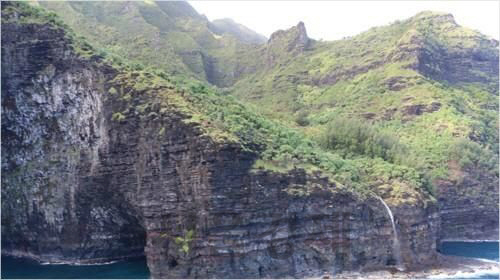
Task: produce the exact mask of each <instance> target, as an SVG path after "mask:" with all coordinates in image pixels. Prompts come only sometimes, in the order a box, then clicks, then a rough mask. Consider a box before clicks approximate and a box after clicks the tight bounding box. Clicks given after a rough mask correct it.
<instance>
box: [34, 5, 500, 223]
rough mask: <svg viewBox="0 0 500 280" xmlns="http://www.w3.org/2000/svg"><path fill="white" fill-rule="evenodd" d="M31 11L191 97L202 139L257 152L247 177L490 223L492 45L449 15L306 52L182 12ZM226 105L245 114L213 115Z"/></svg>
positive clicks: (425, 16)
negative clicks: (277, 173)
mask: <svg viewBox="0 0 500 280" xmlns="http://www.w3.org/2000/svg"><path fill="white" fill-rule="evenodd" d="M40 5H42V6H43V7H45V8H47V9H50V10H52V11H55V12H56V13H57V14H58V15H60V16H61V17H62V18H63V20H64V22H65V23H67V24H68V25H69V26H70V27H71V28H73V29H74V30H75V32H76V33H77V34H79V35H83V36H84V37H86V38H87V39H88V40H89V42H90V43H91V44H92V45H94V46H96V47H97V48H98V49H101V50H103V52H105V53H109V54H110V55H109V57H112V56H113V55H117V56H119V57H122V58H125V59H126V60H128V61H132V62H134V63H135V64H136V65H135V67H136V68H137V69H142V68H146V72H148V71H149V72H151V71H153V69H160V70H162V71H165V72H166V75H167V76H168V77H169V79H171V80H172V81H176V83H177V84H178V86H183V87H185V88H186V90H187V91H189V92H191V93H193V94H194V95H193V96H195V97H196V98H195V99H194V100H196V102H198V103H199V104H201V105H200V106H199V107H198V108H200V110H201V111H199V112H198V113H197V114H195V115H196V116H197V117H196V118H197V119H200V120H203V121H202V123H205V124H207V127H208V128H210V127H214V128H217V129H220V127H222V128H223V129H222V130H223V131H226V132H227V131H230V132H231V135H233V136H234V135H236V137H237V138H238V139H239V140H238V141H241V142H242V143H247V144H245V145H247V146H248V147H253V148H252V149H254V148H255V147H266V148H264V149H263V150H262V149H260V150H258V153H259V157H260V159H259V160H258V162H256V166H261V167H265V168H269V169H281V170H283V169H288V168H293V167H294V166H301V167H304V168H307V169H309V170H311V171H312V170H314V169H316V168H319V169H321V170H323V171H324V172H327V173H329V174H330V175H331V177H332V178H335V180H337V181H338V182H339V183H341V184H343V185H348V186H353V187H356V188H359V189H360V190H361V189H362V190H370V189H372V190H376V189H377V188H379V187H381V186H382V187H383V186H390V187H389V189H390V190H391V191H392V192H393V195H394V196H395V197H399V198H401V199H402V198H403V197H404V196H405V195H404V193H405V191H404V190H410V189H424V190H429V191H431V192H433V193H434V194H435V195H436V197H437V198H438V199H440V200H442V201H444V203H443V204H442V205H444V206H442V209H443V212H445V213H452V212H453V211H454V210H453V209H452V210H450V211H448V209H450V207H455V206H456V205H455V204H456V203H457V201H462V200H463V203H468V202H467V201H469V202H470V201H472V202H473V203H472V205H471V206H470V211H471V213H472V212H473V213H472V214H471V215H476V214H477V215H480V211H481V209H483V208H486V209H490V210H492V213H497V212H498V200H496V197H498V196H497V195H495V194H497V193H498V130H499V122H498V41H496V40H492V39H490V38H488V37H486V36H484V35H482V34H480V33H479V32H477V31H474V30H470V29H468V28H465V27H462V26H459V25H458V24H456V22H455V21H454V19H453V17H452V16H451V15H449V14H441V13H434V12H422V13H419V14H417V15H415V16H414V17H412V18H409V19H407V20H403V21H397V22H395V23H393V24H390V25H387V26H382V27H374V28H371V29H370V30H367V31H366V32H363V33H361V34H358V35H356V36H353V37H350V38H346V39H343V40H337V41H332V42H322V41H315V40H312V39H310V38H308V36H307V32H306V28H305V25H304V24H303V23H299V24H298V25H297V26H294V27H292V28H290V29H288V30H280V31H277V32H275V33H274V34H272V36H271V37H270V39H269V40H268V42H267V43H266V44H261V45H255V44H249V43H247V42H245V40H241V38H238V37H239V36H238V35H236V34H235V33H234V32H233V31H229V30H233V29H232V28H229V27H228V28H226V29H225V31H221V30H217V29H216V28H214V23H212V24H211V23H210V22H208V20H207V19H206V18H204V17H203V16H200V15H199V14H197V13H196V11H194V9H192V8H191V7H190V6H189V4H187V3H185V2H152V1H146V2H40ZM217 24H219V26H220V22H219V23H215V25H217ZM139 64H141V65H143V66H141V65H139ZM147 68H149V69H147ZM142 71H144V70H142ZM154 71H157V70H154ZM144 83H147V82H146V80H145V81H144ZM210 84H211V85H210ZM212 85H214V86H215V87H213V86H212ZM222 91H223V92H222ZM228 94H229V95H232V96H233V97H235V99H232V97H228V96H226V95H228ZM215 96H216V97H215ZM212 98H215V99H216V100H213V99H212ZM210 100H212V101H210ZM217 100H219V101H217ZM220 100H224V101H220ZM227 100H232V101H227ZM235 100H238V102H242V103H243V104H244V105H242V104H240V103H238V104H239V105H235V106H236V107H234V106H232V105H229V104H233V103H225V102H235ZM207 102H209V103H207ZM207 108H210V110H211V111H206V110H207ZM226 108H228V110H230V111H229V112H227V113H224V112H226V110H227V109H226ZM242 112H243V113H242ZM247 112H252V113H251V114H250V115H251V116H255V118H254V117H249V118H247V117H246V116H250V115H247ZM262 115H264V116H265V117H264V116H262ZM243 116H245V117H243ZM205 118H208V119H206V120H205ZM271 120H272V121H271ZM263 122H264V123H267V122H272V123H273V125H268V124H263ZM274 124H276V125H278V124H279V125H278V126H275V125H274ZM271 128H272V129H271ZM299 139H300V141H299ZM383 188H384V187H383ZM491 194H493V195H491ZM460 203H462V202H460ZM474 211H476V212H477V213H476V212H474ZM443 215H445V214H443ZM450 215H451V214H450ZM496 217H498V215H497V216H496ZM455 218H456V217H451V218H450V221H452V222H451V224H460V223H461V222H460V221H459V222H457V221H456V220H453V219H455ZM444 219H445V218H443V220H444ZM446 219H447V218H446ZM477 220H480V219H479V218H478V219H477ZM485 223H489V222H488V221H485ZM462 225H463V224H462ZM456 230H457V229H450V230H448V231H447V232H453V231H456Z"/></svg>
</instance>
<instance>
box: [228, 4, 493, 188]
mask: <svg viewBox="0 0 500 280" xmlns="http://www.w3.org/2000/svg"><path fill="white" fill-rule="evenodd" d="M488 41H489V40H488V39H487V38H485V37H484V36H483V35H481V34H479V33H477V32H475V31H472V30H469V29H466V28H462V27H459V26H456V25H455V24H454V23H453V21H450V20H449V18H447V16H446V15H440V14H434V13H430V12H424V13H421V14H418V15H417V16H415V17H413V18H411V19H409V20H406V21H402V22H397V23H394V24H392V25H389V26H384V27H377V28H372V29H370V30H368V31H367V32H364V33H362V34H360V35H357V36H355V37H352V38H348V39H344V40H339V41H334V42H314V43H313V45H312V47H311V48H310V49H309V50H306V51H304V52H303V53H301V54H299V55H297V56H296V57H293V59H290V60H288V61H286V60H285V61H284V62H281V63H280V64H278V65H272V66H271V67H268V68H267V69H265V70H263V71H260V72H256V73H255V74H253V75H251V76H249V77H247V78H244V79H242V80H240V81H239V82H237V83H236V85H235V86H234V89H233V91H232V92H233V94H234V95H236V96H238V97H239V98H240V99H242V100H245V101H247V102H250V103H252V104H256V105H257V107H258V108H260V109H261V112H263V113H265V114H266V115H268V116H270V117H272V118H276V119H282V120H285V121H286V122H287V123H288V124H289V125H290V126H296V127H300V125H298V124H296V123H295V122H296V121H298V123H300V124H301V125H302V127H300V128H301V129H302V130H303V131H304V132H305V133H306V134H308V135H309V136H310V137H312V138H313V139H318V140H319V141H320V142H321V141H322V140H321V139H322V138H324V137H325V134H326V135H328V133H329V130H335V127H332V123H338V122H339V120H340V121H341V120H352V119H359V120H360V121H362V122H370V123H372V127H374V128H375V130H377V131H380V132H381V133H387V134H389V135H391V136H392V137H393V138H396V139H397V141H398V142H400V143H401V144H402V145H404V146H405V147H407V148H406V149H404V154H402V155H401V156H400V157H399V158H398V159H396V160H395V162H396V163H398V164H402V165H405V166H410V167H414V168H417V169H418V170H421V171H422V172H425V173H426V174H427V175H428V176H429V178H430V179H431V180H433V179H436V178H446V177H447V176H448V163H449V162H450V161H460V162H461V163H462V166H463V167H466V165H471V164H472V165H478V164H479V165H484V167H485V168H486V169H487V170H489V171H491V172H496V173H497V172H498V171H497V170H496V169H497V166H498V165H497V164H498V163H497V162H498V159H497V156H496V155H497V153H498V119H497V114H498V96H497V95H498V92H497V88H496V86H495V85H497V84H498V77H497V75H491V74H488V73H483V72H481V69H473V70H475V71H477V72H479V74H478V75H482V76H484V77H485V78H486V79H487V82H483V83H471V82H461V83H455V84H452V85H451V84H450V83H447V82H446V81H439V80H435V79H432V77H429V75H425V73H424V74H423V73H421V71H418V69H415V67H412V66H413V65H415V64H416V63H417V62H418V60H417V56H416V55H414V54H412V53H411V52H407V53H405V52H404V51H402V50H404V49H410V50H411V49H415V48H418V47H421V46H423V47H424V48H426V49H430V50H433V49H437V48H448V49H454V48H481V47H482V48H485V49H486V51H489V52H492V53H496V57H497V59H498V49H494V48H492V47H491V45H489V44H485V42H486V43H488ZM467 74H468V73H467ZM332 77H334V78H332ZM391 80H394V81H396V84H397V83H399V85H400V88H399V89H394V88H391V86H390V82H389V81H391ZM432 103H439V104H440V108H439V110H437V111H435V112H427V113H423V114H422V115H411V114H407V113H405V108H411V107H412V106H418V105H423V106H427V107H431V105H432ZM393 110H394V111H395V113H394V114H393V115H392V116H390V117H388V116H387V115H388V114H389V115H390V113H391V112H392V111H393ZM366 119H369V120H366ZM351 136H352V135H351ZM464 147H465V148H464ZM336 148H337V152H340V153H341V154H343V155H344V156H347V157H350V158H352V157H357V156H359V154H357V153H356V152H355V151H354V152H353V150H352V149H350V148H349V146H348V145H343V146H342V145H337V146H336ZM457 149H463V150H462V152H463V153H467V154H468V156H463V155H460V152H458V153H457ZM469 150H473V152H470V153H468V152H467V151H469ZM479 161H484V162H481V163H480V162H479Z"/></svg>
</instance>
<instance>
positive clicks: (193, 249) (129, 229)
mask: <svg viewBox="0 0 500 280" xmlns="http://www.w3.org/2000/svg"><path fill="white" fill-rule="evenodd" d="M120 75H121V73H120V72H119V71H118V70H116V69H114V68H112V67H110V66H107V65H106V64H105V63H104V62H103V61H101V60H100V58H99V57H95V56H93V57H90V58H82V57H80V56H78V55H76V54H75V52H74V51H72V46H71V43H70V42H69V41H68V39H65V38H64V33H63V31H62V30H61V29H59V28H54V27H53V26H49V25H45V24H37V23H26V24H19V23H12V22H10V23H6V22H4V23H3V24H2V249H3V251H2V253H8V254H13V255H24V256H31V257H34V258H37V259H39V260H43V261H53V262H54V261H66V262H79V263H82V262H101V261H104V260H111V259H120V258H125V257H131V256H137V255H141V254H143V253H145V254H146V256H147V259H148V266H149V268H150V270H151V273H152V276H153V277H161V278H194V277H199V278H206V277H217V278H228V277H229V278H240V277H253V278H257V277H268V278H271V277H309V276H317V275H321V273H322V272H323V271H328V272H330V273H337V272H340V271H343V270H359V269H374V268H383V267H386V266H387V265H390V264H393V263H394V256H393V253H392V238H393V236H394V235H393V232H392V228H391V221H390V219H389V217H388V214H387V212H386V210H385V208H384V207H383V205H381V204H380V202H379V201H378V200H376V199H373V198H371V199H370V198H361V197H360V196H359V195H357V194H356V193H354V192H352V191H349V190H347V189H345V188H343V187H340V186H337V185H336V184H334V183H332V182H330V181H329V180H328V178H324V177H321V176H319V175H308V174H306V173H305V172H304V171H302V170H292V171H290V172H288V173H283V174H281V173H274V172H269V171H264V170H252V169H251V166H252V164H253V161H254V160H255V157H256V155H255V154H253V153H249V152H245V151H244V150H243V149H242V148H241V147H240V145H238V144H236V143H231V142H216V141H214V140H213V139H212V138H210V137H209V136H208V135H206V134H205V133H204V132H203V130H202V128H201V127H200V125H199V124H196V123H191V122H188V121H187V120H188V119H189V118H190V117H189V116H186V115H184V114H183V113H181V112H179V111H176V110H175V108H170V107H168V108H159V107H158V106H150V107H148V108H149V109H147V110H146V112H145V113H144V112H142V113H141V112H140V111H141V110H139V109H137V106H138V105H139V104H145V103H147V102H150V101H151V102H153V103H154V101H155V100H156V99H157V98H160V95H161V93H162V91H166V90H171V89H165V88H161V87H150V88H147V89H137V88H134V86H133V84H134V81H132V82H130V81H128V82H124V81H123V80H121V79H120V77H121V76H120ZM127 79H134V77H133V75H130V76H127ZM131 84H132V86H131ZM116 88H118V89H120V91H121V92H125V93H127V96H129V97H127V98H126V99H125V98H122V97H120V94H117V93H112V92H113V91H116ZM113 89H114V90H113ZM167 97H168V95H167ZM161 109H166V110H161ZM427 200H428V199H427V198H421V199H420V200H418V201H417V202H415V203H414V205H406V204H404V203H403V204H401V205H394V211H393V212H394V215H395V217H396V220H397V221H398V223H397V229H398V230H399V231H400V236H401V252H402V257H403V260H404V264H405V265H406V266H407V267H408V268H412V267H417V266H419V265H424V264H426V263H429V262H432V261H433V260H434V259H435V257H436V255H435V251H434V249H435V240H436V236H437V232H438V227H439V223H438V222H436V221H437V220H438V216H437V215H436V213H437V209H436V205H435V204H433V203H429V204H426V201H427Z"/></svg>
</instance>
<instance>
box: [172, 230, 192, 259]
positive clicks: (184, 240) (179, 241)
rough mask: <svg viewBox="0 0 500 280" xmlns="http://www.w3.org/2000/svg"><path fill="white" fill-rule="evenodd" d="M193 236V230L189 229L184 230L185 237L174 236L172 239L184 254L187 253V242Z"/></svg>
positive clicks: (188, 242) (189, 241)
mask: <svg viewBox="0 0 500 280" xmlns="http://www.w3.org/2000/svg"><path fill="white" fill-rule="evenodd" d="M193 238H194V230H192V229H190V230H188V231H187V232H186V236H185V237H180V236H178V237H176V238H175V239H174V241H175V244H177V245H179V246H180V248H179V251H181V252H184V253H185V254H187V253H189V244H190V243H191V241H193Z"/></svg>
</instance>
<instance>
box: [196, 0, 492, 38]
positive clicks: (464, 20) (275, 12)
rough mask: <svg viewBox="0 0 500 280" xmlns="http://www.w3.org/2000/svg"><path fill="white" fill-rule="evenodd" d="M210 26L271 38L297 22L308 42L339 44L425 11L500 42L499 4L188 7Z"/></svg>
mask: <svg viewBox="0 0 500 280" xmlns="http://www.w3.org/2000/svg"><path fill="white" fill-rule="evenodd" d="M189 3H190V4H191V5H192V6H193V7H194V8H195V9H196V10H197V11H198V13H200V14H204V15H206V16H207V17H208V19H209V20H214V19H218V18H225V17H228V18H232V19H233V20H235V21H236V22H239V23H241V24H243V25H245V26H247V27H249V28H250V29H253V30H255V31H257V32H258V33H260V34H262V35H265V36H266V37H268V38H269V36H270V35H271V33H273V32H274V31H276V30H278V29H287V28H289V27H291V26H293V25H296V24H297V23H298V22H299V21H303V22H304V23H305V26H306V29H307V33H308V35H309V37H311V38H313V39H320V38H322V39H324V40H336V39H341V38H342V37H344V36H353V35H356V34H358V33H360V32H363V31H365V30H367V29H369V28H370V27H373V26H380V25H386V24H389V23H391V22H393V21H395V20H398V19H399V20H401V19H406V18H409V17H411V16H413V15H415V14H416V13H418V12H420V11H424V10H432V11H438V12H447V13H451V14H453V16H454V17H455V21H456V22H457V23H458V24H460V25H462V26H466V27H469V28H472V29H476V30H478V31H480V32H482V33H483V34H486V35H488V36H490V37H492V38H495V39H497V40H498V37H499V32H500V31H499V25H500V20H499V11H500V6H499V3H500V2H499V1H189Z"/></svg>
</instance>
